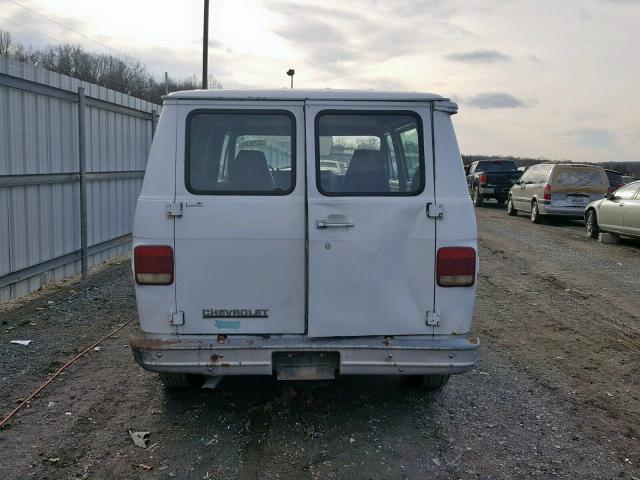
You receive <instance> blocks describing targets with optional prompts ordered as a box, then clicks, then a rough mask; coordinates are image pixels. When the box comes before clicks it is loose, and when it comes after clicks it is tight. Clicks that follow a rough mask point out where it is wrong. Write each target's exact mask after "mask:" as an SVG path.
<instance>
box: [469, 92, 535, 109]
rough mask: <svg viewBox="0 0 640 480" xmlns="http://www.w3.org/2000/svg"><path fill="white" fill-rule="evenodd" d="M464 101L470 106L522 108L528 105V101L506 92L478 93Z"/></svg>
mask: <svg viewBox="0 0 640 480" xmlns="http://www.w3.org/2000/svg"><path fill="white" fill-rule="evenodd" d="M465 103H467V104H468V105H471V106H472V107H476V108H482V109H490V108H524V107H529V106H530V103H526V102H523V101H522V100H520V99H518V98H516V97H514V96H513V95H511V94H508V93H480V94H478V95H475V96H473V97H470V98H468V99H466V101H465Z"/></svg>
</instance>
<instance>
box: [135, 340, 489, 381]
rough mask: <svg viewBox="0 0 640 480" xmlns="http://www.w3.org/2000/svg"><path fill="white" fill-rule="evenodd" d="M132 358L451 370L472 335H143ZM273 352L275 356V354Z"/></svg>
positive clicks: (190, 366) (371, 370) (222, 370)
mask: <svg viewBox="0 0 640 480" xmlns="http://www.w3.org/2000/svg"><path fill="white" fill-rule="evenodd" d="M130 344H131V349H132V351H133V355H134V358H135V361H136V362H137V363H138V364H139V365H140V366H142V367H143V368H145V369H147V370H151V371H155V372H181V373H198V374H205V375H272V374H273V372H274V357H281V356H282V353H290V354H291V355H292V356H295V355H298V354H309V355H312V356H313V355H316V356H319V357H322V356H323V355H322V354H324V353H326V354H327V355H326V357H331V358H337V360H336V365H335V370H336V372H335V373H336V374H342V375H355V374H363V375H428V374H456V373H463V372H466V371H468V370H470V369H472V368H473V367H474V366H475V365H476V363H477V357H478V348H479V346H480V341H479V339H478V338H477V337H468V336H446V337H444V336H443V338H439V337H438V336H424V337H356V338H309V337H304V336H277V337H275V336H272V337H270V338H264V337H255V336H241V335H237V336H228V337H226V336H220V337H215V336H201V335H181V336H169V335H145V334H142V333H140V334H137V335H134V336H132V337H131V338H130ZM274 354H275V355H274Z"/></svg>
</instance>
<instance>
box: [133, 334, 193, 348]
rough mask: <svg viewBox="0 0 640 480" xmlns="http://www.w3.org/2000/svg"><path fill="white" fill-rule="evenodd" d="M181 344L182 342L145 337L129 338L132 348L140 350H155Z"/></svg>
mask: <svg viewBox="0 0 640 480" xmlns="http://www.w3.org/2000/svg"><path fill="white" fill-rule="evenodd" d="M176 343H180V340H178V339H175V340H162V339H157V338H145V337H134V336H131V337H129V345H131V348H137V349H140V350H154V349H156V348H162V347H166V346H167V345H175V344H176Z"/></svg>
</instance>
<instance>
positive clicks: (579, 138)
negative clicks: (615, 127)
mask: <svg viewBox="0 0 640 480" xmlns="http://www.w3.org/2000/svg"><path fill="white" fill-rule="evenodd" d="M569 135H570V136H571V137H573V138H574V140H575V142H576V143H577V144H578V145H580V146H583V147H586V148H597V149H604V148H612V147H613V146H614V145H615V136H614V134H613V133H612V132H611V131H609V130H605V129H602V128H581V129H578V130H574V131H572V132H569Z"/></svg>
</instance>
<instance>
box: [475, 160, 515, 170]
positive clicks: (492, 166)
mask: <svg viewBox="0 0 640 480" xmlns="http://www.w3.org/2000/svg"><path fill="white" fill-rule="evenodd" d="M516 170H518V167H516V164H515V162H491V161H488V162H487V161H482V162H478V165H477V166H476V171H477V172H515V171H516Z"/></svg>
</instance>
